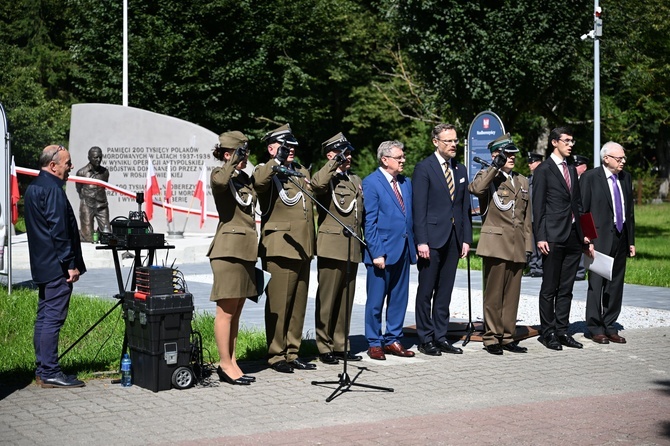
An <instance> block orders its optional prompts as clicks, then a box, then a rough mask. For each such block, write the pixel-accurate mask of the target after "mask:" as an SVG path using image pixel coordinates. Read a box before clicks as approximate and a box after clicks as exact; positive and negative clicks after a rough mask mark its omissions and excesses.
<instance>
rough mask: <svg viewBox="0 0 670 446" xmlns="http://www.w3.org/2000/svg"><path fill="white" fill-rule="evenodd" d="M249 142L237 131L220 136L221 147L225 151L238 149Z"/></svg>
mask: <svg viewBox="0 0 670 446" xmlns="http://www.w3.org/2000/svg"><path fill="white" fill-rule="evenodd" d="M247 141H249V139H248V138H247V137H246V136H244V133H242V132H238V131H237V130H235V131H232V132H225V133H221V134H220V135H219V146H221V147H223V148H224V149H237V148H238V147H239V146H241V145H242V144H244V143H245V142H247Z"/></svg>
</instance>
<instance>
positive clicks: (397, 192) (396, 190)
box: [391, 178, 405, 214]
mask: <svg viewBox="0 0 670 446" xmlns="http://www.w3.org/2000/svg"><path fill="white" fill-rule="evenodd" d="M391 185H393V192H394V193H395V197H396V198H397V199H398V203H400V209H402V213H403V214H404V213H405V202H404V201H403V199H402V195H400V190H399V189H398V181H397V180H396V179H395V178H394V179H392V180H391Z"/></svg>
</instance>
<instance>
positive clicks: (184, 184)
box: [67, 104, 219, 235]
mask: <svg viewBox="0 0 670 446" xmlns="http://www.w3.org/2000/svg"><path fill="white" fill-rule="evenodd" d="M217 142H218V135H217V134H216V133H214V132H211V131H209V130H207V129H205V128H203V127H200V126H198V125H195V124H192V123H190V122H186V121H183V120H181V119H177V118H173V117H170V116H165V115H160V114H158V113H153V112H149V111H146V110H140V109H137V108H132V107H123V106H120V105H111V104H77V105H74V106H73V107H72V118H71V126H70V143H69V147H68V148H69V149H70V154H71V156H72V162H73V164H74V165H75V171H76V170H77V169H79V168H80V167H82V166H84V165H85V164H87V162H88V160H87V159H88V151H89V149H90V148H91V147H93V146H98V147H100V148H101V150H102V154H103V160H104V165H105V167H106V168H107V169H109V183H111V184H113V185H115V186H117V187H119V188H121V189H125V190H127V191H129V192H132V193H137V192H144V188H145V183H146V178H147V170H148V163H149V161H148V160H149V159H151V163H152V164H153V166H154V169H155V171H156V176H157V178H158V184H159V186H160V188H161V195H160V196H154V200H155V201H163V198H162V197H163V196H164V194H165V187H166V184H165V183H166V174H167V169H168V164H170V165H171V175H172V190H173V193H172V204H173V205H174V206H175V207H176V208H177V209H179V208H181V209H183V210H184V211H185V210H187V209H188V208H189V206H192V213H191V214H190V216H189V217H188V220H187V213H186V212H178V211H176V212H174V218H173V222H172V223H171V224H170V227H169V228H168V223H167V217H166V213H165V210H164V209H163V208H161V207H159V206H157V205H155V206H154V213H153V218H152V219H151V221H150V222H151V225H152V226H153V228H154V231H155V232H163V233H166V232H168V229H169V230H170V231H182V230H185V232H186V233H206V234H212V235H213V234H214V231H215V230H216V225H217V222H218V221H217V219H216V218H212V217H209V218H207V219H206V220H205V224H204V225H203V227H202V228H200V218H199V215H197V214H196V213H194V212H199V211H200V201H199V200H197V199H196V200H193V198H192V197H193V191H194V189H195V186H196V184H197V182H198V179H199V177H200V172H201V170H202V166H203V163H204V164H205V166H206V168H207V176H206V180H207V210H208V213H210V214H213V213H215V210H216V207H215V205H214V200H213V198H212V194H211V191H210V190H209V172H211V170H212V169H213V168H214V167H216V166H218V165H219V162H218V161H217V160H215V159H214V158H213V157H212V150H213V148H214V145H215V144H216V143H217ZM67 195H68V199H69V200H70V202H71V203H73V205H74V204H75V203H79V196H78V194H77V192H76V190H75V187H74V185H71V184H68V187H67ZM145 199H148V197H145ZM107 200H108V202H109V210H110V218H111V219H113V218H114V217H118V216H124V217H127V216H128V213H129V212H130V211H136V210H137V203H136V202H135V199H134V198H131V197H128V196H125V195H123V194H120V193H117V192H114V191H111V190H107ZM77 207H78V206H77ZM143 209H145V207H143ZM77 218H79V216H77ZM185 225H186V227H185Z"/></svg>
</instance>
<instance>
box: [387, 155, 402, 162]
mask: <svg viewBox="0 0 670 446" xmlns="http://www.w3.org/2000/svg"><path fill="white" fill-rule="evenodd" d="M385 158H393V159H394V160H396V161H398V162H400V161H402V160H404V159H405V155H400V156H385Z"/></svg>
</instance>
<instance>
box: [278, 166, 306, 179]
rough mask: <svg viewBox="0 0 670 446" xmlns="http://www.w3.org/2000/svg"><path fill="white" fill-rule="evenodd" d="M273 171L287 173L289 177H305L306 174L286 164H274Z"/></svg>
mask: <svg viewBox="0 0 670 446" xmlns="http://www.w3.org/2000/svg"><path fill="white" fill-rule="evenodd" d="M272 171H273V172H277V173H281V174H282V175H286V176H287V177H304V176H305V175H304V174H302V173H300V172H297V171H295V170H291V169H287V168H286V167H284V166H272Z"/></svg>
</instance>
